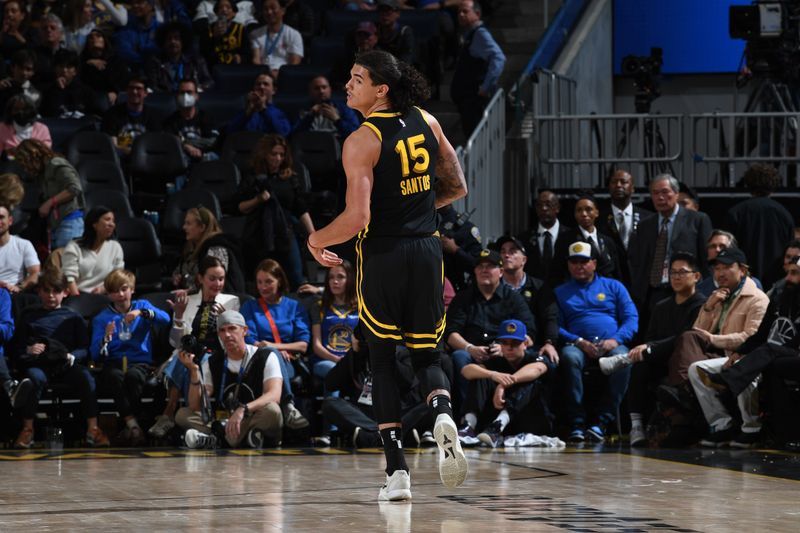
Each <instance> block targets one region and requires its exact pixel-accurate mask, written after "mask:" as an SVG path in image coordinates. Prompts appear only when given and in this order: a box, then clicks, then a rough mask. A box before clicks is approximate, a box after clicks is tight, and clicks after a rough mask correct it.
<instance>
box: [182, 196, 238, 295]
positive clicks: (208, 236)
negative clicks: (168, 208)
mask: <svg viewBox="0 0 800 533" xmlns="http://www.w3.org/2000/svg"><path fill="white" fill-rule="evenodd" d="M183 232H184V234H185V235H186V245H184V247H183V253H182V254H181V258H180V262H179V263H178V266H177V267H175V270H174V271H173V272H172V283H173V285H174V286H175V288H177V289H188V290H195V289H197V286H196V285H195V281H196V280H197V266H198V264H199V263H200V261H201V260H202V259H203V258H205V257H209V256H210V257H216V258H217V259H219V260H220V262H221V263H222V268H224V269H225V286H226V287H227V288H228V290H230V291H231V292H244V290H245V285H244V276H243V275H242V270H241V267H240V263H239V259H238V256H239V247H238V246H236V244H234V243H233V242H232V241H231V240H230V239H228V237H226V236H225V234H224V233H222V228H220V226H219V222H217V217H215V216H214V213H212V212H211V211H210V210H209V209H208V208H205V207H192V208H191V209H189V210H188V211H186V215H185V216H184V219H183Z"/></svg>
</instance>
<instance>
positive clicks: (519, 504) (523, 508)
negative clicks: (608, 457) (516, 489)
mask: <svg viewBox="0 0 800 533" xmlns="http://www.w3.org/2000/svg"><path fill="white" fill-rule="evenodd" d="M439 498H442V499H445V500H450V501H453V502H458V503H462V504H464V505H469V506H471V507H476V508H479V509H483V510H485V511H492V512H495V513H500V514H501V515H503V517H504V518H506V519H507V520H514V521H515V522H538V523H541V524H546V525H548V526H551V527H557V528H559V529H564V530H567V531H585V532H597V533H601V532H602V533H629V532H632V531H635V532H637V533H650V532H654V531H661V532H675V533H699V532H698V531H697V530H695V529H690V528H684V527H678V526H673V525H671V524H667V523H664V522H663V521H661V520H660V519H658V518H652V517H638V516H620V515H617V514H615V513H612V512H610V511H603V510H601V509H595V508H594V507H587V506H586V505H579V504H576V503H572V502H568V501H565V500H560V499H556V498H548V497H546V496H536V495H532V494H515V495H511V496H496V495H488V496H454V495H446V496H439Z"/></svg>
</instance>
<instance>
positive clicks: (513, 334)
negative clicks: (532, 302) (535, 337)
mask: <svg viewBox="0 0 800 533" xmlns="http://www.w3.org/2000/svg"><path fill="white" fill-rule="evenodd" d="M527 334H528V328H526V327H525V324H523V323H522V322H520V321H519V320H504V321H503V322H501V323H500V329H499V330H498V331H497V337H496V339H497V340H499V341H502V340H505V339H511V340H515V341H524V340H525V336H526V335H527Z"/></svg>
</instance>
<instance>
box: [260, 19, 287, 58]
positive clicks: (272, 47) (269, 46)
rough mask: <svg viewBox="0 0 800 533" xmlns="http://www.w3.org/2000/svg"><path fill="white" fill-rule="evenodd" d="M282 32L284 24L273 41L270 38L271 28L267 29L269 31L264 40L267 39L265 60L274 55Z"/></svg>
mask: <svg viewBox="0 0 800 533" xmlns="http://www.w3.org/2000/svg"><path fill="white" fill-rule="evenodd" d="M282 34H283V24H281V29H279V30H278V33H277V34H276V35H275V38H274V39H272V40H271V41H270V40H269V30H267V33H266V34H265V35H264V41H265V43H264V44H265V45H266V46H264V49H265V53H264V60H266V59H267V58H268V57H269V56H271V55H272V52H273V51H274V50H275V47H276V46H277V45H278V39H280V38H281V35H282Z"/></svg>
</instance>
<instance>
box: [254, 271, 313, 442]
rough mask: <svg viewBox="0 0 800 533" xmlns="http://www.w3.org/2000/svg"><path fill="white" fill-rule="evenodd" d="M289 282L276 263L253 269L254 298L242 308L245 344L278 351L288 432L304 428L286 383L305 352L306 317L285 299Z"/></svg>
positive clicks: (306, 422) (290, 301)
mask: <svg viewBox="0 0 800 533" xmlns="http://www.w3.org/2000/svg"><path fill="white" fill-rule="evenodd" d="M288 289H289V282H288V280H287V279H286V273H285V272H284V271H283V268H281V265H280V264H278V262H277V261H273V260H272V259H266V260H264V261H262V262H261V263H260V264H259V265H258V267H257V268H256V290H257V291H258V298H257V299H256V300H249V301H247V302H245V303H244V305H243V306H242V315H243V316H244V319H245V321H247V328H248V331H247V342H248V344H254V345H256V346H258V347H261V346H266V347H268V348H272V349H273V350H275V351H277V352H279V354H280V357H279V358H278V359H279V361H280V363H281V373H282V374H283V387H284V391H283V393H284V394H283V402H282V404H283V423H284V424H285V425H286V427H288V428H290V429H302V428H304V427H307V426H308V420H306V418H305V417H304V416H303V415H302V414H301V413H300V411H298V410H297V408H296V407H295V406H294V395H293V394H292V386H291V383H290V380H291V379H292V378H293V377H294V367H293V366H292V360H294V359H296V358H297V357H299V356H300V355H302V354H303V353H305V351H306V350H307V349H308V341H309V332H308V314H307V313H306V310H305V309H304V308H303V306H302V305H301V304H300V302H298V301H297V300H294V299H292V298H289V297H288V296H286V293H287V292H289V290H288Z"/></svg>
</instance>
